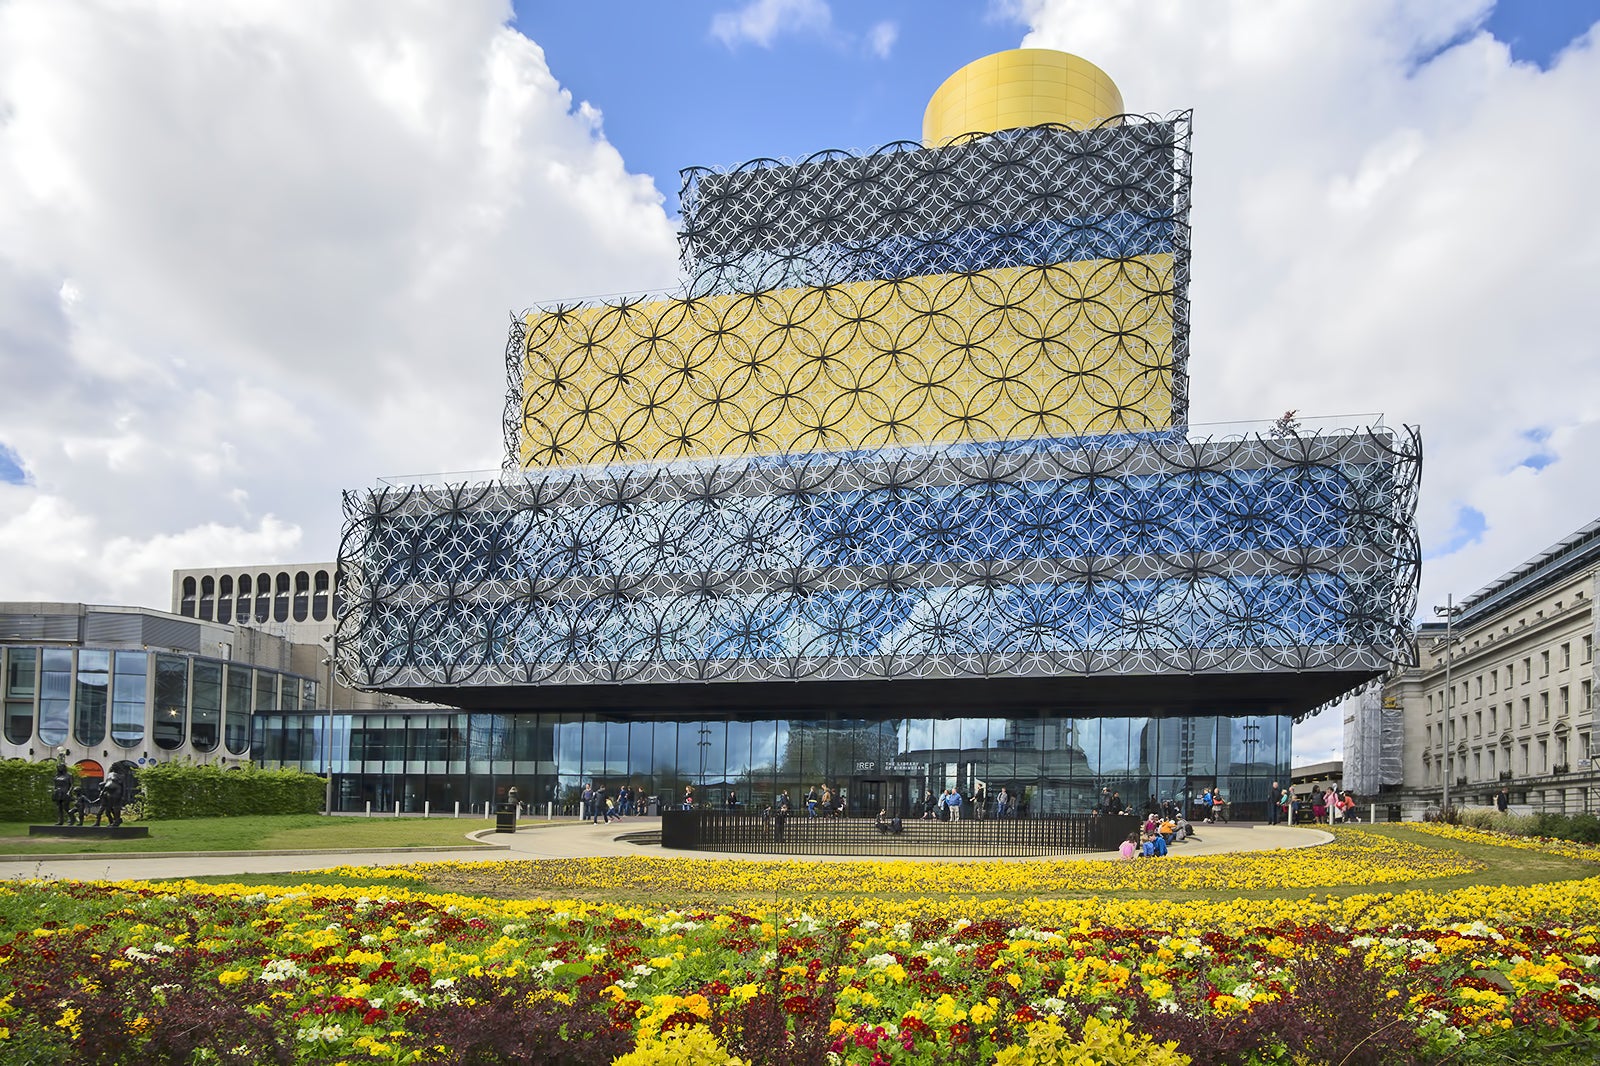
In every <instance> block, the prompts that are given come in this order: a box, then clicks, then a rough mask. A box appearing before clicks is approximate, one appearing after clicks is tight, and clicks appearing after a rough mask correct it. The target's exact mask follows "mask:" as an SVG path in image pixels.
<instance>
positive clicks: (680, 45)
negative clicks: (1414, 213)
mask: <svg viewBox="0 0 1600 1066" xmlns="http://www.w3.org/2000/svg"><path fill="white" fill-rule="evenodd" d="M748 6H754V5H751V4H748V3H742V2H740V0H680V2H677V3H673V4H655V5H649V4H639V3H637V2H635V0H585V2H584V3H581V4H576V3H566V2H556V0H518V2H516V3H515V4H514V5H513V7H514V10H515V13H516V21H515V25H516V27H517V28H518V29H519V30H520V31H522V32H523V33H525V34H527V35H528V36H529V37H531V38H533V40H535V41H537V42H538V43H539V44H540V45H541V46H542V47H543V48H544V50H545V58H546V61H547V62H548V63H549V65H550V70H551V73H552V74H554V75H555V77H556V79H557V80H558V81H560V82H561V84H562V85H563V87H565V88H567V89H568V90H570V91H571V93H572V95H573V98H574V102H577V101H580V100H582V101H588V102H589V103H590V104H592V105H593V106H595V107H597V108H599V109H600V111H601V112H602V114H603V115H604V123H605V135H606V139H607V140H609V141H610V142H611V143H612V144H613V145H615V146H616V147H617V149H618V150H619V151H620V152H621V153H622V156H623V158H624V159H625V160H626V161H627V165H628V169H629V170H631V171H633V172H635V173H643V174H648V175H650V176H651V177H652V178H654V179H655V183H656V187H657V188H658V189H659V190H660V191H661V193H662V194H663V195H664V196H665V197H666V201H667V209H668V211H669V212H672V213H674V214H675V213H676V205H677V193H678V178H677V172H678V171H679V170H680V169H682V168H684V167H687V166H697V165H698V166H732V165H735V164H738V163H742V162H745V161H746V160H749V159H755V158H758V157H761V156H787V157H790V158H796V157H800V156H804V155H807V154H809V153H811V152H814V151H819V150H821V149H826V148H871V147H875V146H877V145H879V144H883V143H885V142H887V141H892V140H899V139H908V140H915V139H917V138H918V137H920V135H921V130H922V110H923V107H924V106H925V105H926V104H927V102H928V98H929V97H930V96H932V95H933V92H934V90H935V89H937V88H938V87H939V85H940V83H941V82H943V80H944V79H945V78H946V77H947V76H949V75H950V74H951V73H953V72H954V71H955V70H957V69H958V68H960V67H961V66H962V65H963V64H965V63H967V62H970V61H971V60H973V59H975V58H977V57H979V56H983V55H988V54H989V53H991V52H998V51H1001V50H1002V49H1006V48H1015V47H1017V46H1018V45H1019V44H1021V42H1022V37H1023V35H1024V33H1025V32H1026V30H1027V27H1026V25H1025V24H1024V23H1023V21H1022V20H1021V19H1019V18H1018V17H1016V16H1015V15H1013V14H1011V13H1010V12H1012V11H1014V10H1015V8H1014V7H1013V6H1012V5H1008V4H1003V3H992V2H991V3H984V2H980V0H852V2H850V3H838V4H833V5H831V7H829V8H828V15H827V19H826V22H825V23H820V22H819V21H818V20H813V21H811V22H809V23H807V22H803V21H797V22H794V23H791V24H790V25H789V26H788V27H787V28H782V27H780V28H779V30H778V32H777V33H776V35H775V36H774V38H773V39H772V40H771V41H770V42H768V43H767V44H762V43H758V42H756V41H753V40H750V39H748V38H742V39H736V40H734V41H732V42H729V41H726V40H724V39H722V38H719V37H718V35H717V33H716V32H715V30H714V27H715V26H716V25H717V23H716V19H717V17H718V16H719V15H724V16H725V15H727V14H729V13H731V12H734V11H735V10H737V9H739V8H741V7H748ZM794 6H796V7H802V8H803V7H806V6H807V5H805V4H802V3H798V2H797V3H795V5H794ZM1596 20H1600V0H1502V2H1500V3H1498V4H1496V5H1495V7H1494V9H1493V10H1492V11H1491V13H1490V15H1489V18H1488V20H1487V22H1486V23H1485V27H1486V28H1487V29H1488V30H1489V31H1490V32H1492V33H1493V34H1494V36H1495V37H1496V38H1498V39H1499V40H1501V41H1504V42H1505V43H1506V44H1507V45H1509V46H1510V48H1511V54H1512V57H1513V58H1514V59H1516V60H1517V61H1519V62H1525V63H1533V64H1537V65H1539V66H1540V67H1547V66H1548V65H1549V64H1550V62H1551V60H1552V59H1553V57H1554V56H1555V55H1556V54H1557V53H1559V52H1560V50H1561V49H1562V48H1564V47H1565V46H1566V45H1567V43H1568V42H1570V41H1571V40H1573V38H1574V37H1576V36H1578V35H1580V34H1582V33H1583V32H1584V31H1585V30H1587V29H1588V28H1589V26H1591V25H1592V24H1593V23H1594V22H1595V21H1596ZM883 25H890V26H893V27H894V33H893V40H892V42H891V43H890V44H889V45H888V47H887V48H882V47H880V48H879V49H877V50H875V49H874V48H873V42H872V37H871V35H872V31H873V29H874V27H879V26H883ZM1086 58H1090V59H1093V57H1092V56H1090V57H1086ZM1111 74H1112V77H1113V78H1115V77H1116V76H1117V75H1116V72H1115V71H1112V72H1111ZM1129 105H1130V106H1131V107H1132V108H1134V109H1135V110H1147V109H1153V108H1151V107H1150V106H1149V105H1148V104H1147V103H1143V102H1140V101H1129Z"/></svg>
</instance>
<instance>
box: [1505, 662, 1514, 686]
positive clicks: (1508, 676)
mask: <svg viewBox="0 0 1600 1066" xmlns="http://www.w3.org/2000/svg"><path fill="white" fill-rule="evenodd" d="M1514 670H1515V668H1514V667H1511V666H1507V667H1506V688H1510V687H1511V686H1512V685H1514V684H1516V678H1515V677H1513V676H1512V675H1513V672H1514Z"/></svg>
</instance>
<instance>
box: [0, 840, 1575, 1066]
mask: <svg viewBox="0 0 1600 1066" xmlns="http://www.w3.org/2000/svg"><path fill="white" fill-rule="evenodd" d="M1591 852H1592V849H1591ZM1589 857H1592V854H1591V856H1589ZM1241 858H1242V857H1241ZM664 861H667V862H676V863H677V864H679V865H681V866H682V867H683V869H681V870H679V871H678V873H677V876H679V877H684V878H688V877H692V876H694V871H695V870H696V869H698V868H699V866H698V864H697V863H696V862H695V861H694V860H664ZM1196 861H1198V860H1196ZM578 865H579V866H580V867H581V866H582V865H583V864H578ZM849 865H850V866H851V867H852V868H853V867H856V866H860V865H862V864H849ZM1011 865H1012V864H1006V866H1007V867H1009V866H1011ZM1016 865H1019V866H1021V865H1028V864H1016ZM1084 865H1090V864H1084ZM1099 865H1105V864H1099ZM1126 865H1128V866H1134V865H1137V864H1126ZM1148 865H1156V864H1154V863H1152V864H1148ZM808 868H810V869H811V870H812V871H813V873H812V875H811V876H823V875H824V874H825V871H823V870H818V868H817V867H816V866H814V865H809V864H808ZM940 868H941V869H948V867H940ZM1113 868H1114V867H1113ZM746 869H747V870H748V869H749V868H748V867H746ZM702 872H703V870H702ZM1286 872H1287V871H1286ZM663 876H665V874H663ZM400 880H401V877H399V876H396V877H392V878H390V879H389V880H388V882H387V883H380V884H379V885H378V886H377V887H366V888H338V887H321V886H314V885H311V884H307V885H304V886H301V887H299V888H295V889H258V888H245V887H241V886H208V885H199V884H195V883H192V882H186V883H159V884H157V883H143V882H126V883H111V884H107V883H93V884H78V883H72V882H66V883H58V884H54V885H44V884H38V883H20V884H10V885H5V886H3V887H0V922H3V925H0V1034H3V1035H0V1061H6V1062H12V1061H17V1062H45V1063H49V1062H71V1063H92V1062H141V1063H161V1062H190V1061H223V1062H240V1063H245V1062H248V1063H259V1062H318V1063H325V1062H340V1061H346V1062H352V1063H354V1062H385V1063H389V1062H414V1061H424V1062H426V1061H457V1062H466V1061H471V1062H497V1061H504V1062H560V1063H580V1064H581V1063H586V1062H593V1063H612V1062H615V1061H620V1062H622V1063H623V1064H624V1066H640V1064H644V1063H665V1062H684V1063H689V1062H694V1063H701V1062H705V1063H710V1062H719V1063H731V1062H744V1063H750V1064H752V1066H754V1064H766V1063H772V1064H778V1063H782V1064H783V1066H806V1064H811V1063H815V1064H819V1066H820V1064H823V1063H856V1064H867V1063H877V1064H887V1063H929V1064H932V1063H940V1064H942V1063H947V1062H957V1063H959V1062H974V1063H987V1062H998V1063H1006V1064H1023V1063H1034V1062H1037V1063H1045V1062H1051V1063H1054V1062H1063V1061H1065V1062H1075V1061H1076V1062H1171V1063H1179V1062H1185V1061H1194V1062H1202V1063H1269V1062H1283V1063H1289V1062H1297V1061H1307V1062H1333V1063H1341V1062H1342V1063H1349V1064H1351V1066H1354V1064H1357V1063H1390V1062H1412V1061H1428V1060H1430V1059H1443V1058H1445V1057H1450V1061H1452V1062H1464V1061H1465V1062H1470V1061H1498V1060H1500V1059H1503V1058H1505V1057H1508V1056H1512V1055H1526V1054H1527V1053H1529V1052H1530V1050H1531V1049H1539V1050H1538V1060H1539V1061H1544V1062H1552V1061H1590V1060H1592V1058H1593V1056H1594V1055H1595V1053H1596V1051H1597V1050H1600V1042H1597V1040H1596V1034H1595V1029H1596V1025H1597V1021H1600V924H1597V923H1600V878H1591V879H1587V880H1579V881H1566V882H1557V883H1553V884H1548V885H1540V886H1534V887H1531V888H1528V887H1519V888H1514V889H1513V888H1504V889H1495V888H1475V889H1471V890H1463V891H1459V892H1426V891H1415V892H1407V893H1403V894H1397V895H1367V896H1355V897H1350V898H1345V899H1332V898H1321V899H1319V898H1312V899H1309V900H1308V899H1300V900H1260V901H1256V900H1242V899H1241V900H1232V901H1228V902H1216V903H1213V902H1203V901H1176V900H1173V901H1151V900H1138V899H1118V898H1114V897H1094V898H1085V899H1056V900H1037V899H1035V900H1024V901H1021V902H1018V901H1007V900H1003V899H978V898H966V897H962V898H952V897H951V896H949V895H948V894H946V895H941V896H939V897H937V898H920V899H913V898H904V899H894V900H883V899H875V900H869V899H862V898H860V897H853V896H845V895H838V894H834V895H825V894H819V895H816V896H815V897H813V898H809V899H806V900H805V901H804V902H803V903H801V902H799V901H798V900H796V899H794V898H783V897H782V896H781V894H780V897H779V898H777V899H774V898H772V897H771V896H768V897H766V898H765V899H764V900H760V901H757V900H752V901H750V902H749V903H748V905H744V906H739V907H733V908H726V909H718V910H705V911H701V910H661V909H656V908H650V907H641V906H623V905H611V904H596V903H586V902H578V901H558V900H547V899H536V900H494V899H484V898H479V897H471V896H462V895H445V894H428V893H423V892H419V891H416V890H415V889H412V888H410V887H407V886H405V885H403V884H401V883H400ZM951 883H959V882H951ZM1296 1055H1305V1056H1307V1057H1306V1058H1303V1059H1297V1058H1295V1056H1296ZM1563 1055H1565V1056H1567V1059H1562V1058H1561V1056H1563ZM474 1056H476V1057H474ZM496 1056H499V1057H496ZM1530 1061H1532V1060H1530Z"/></svg>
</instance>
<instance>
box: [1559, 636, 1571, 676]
mask: <svg viewBox="0 0 1600 1066" xmlns="http://www.w3.org/2000/svg"><path fill="white" fill-rule="evenodd" d="M1561 669H1563V670H1570V669H1572V642H1571V641H1568V642H1567V643H1565V644H1563V645H1561Z"/></svg>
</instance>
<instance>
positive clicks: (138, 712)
mask: <svg viewBox="0 0 1600 1066" xmlns="http://www.w3.org/2000/svg"><path fill="white" fill-rule="evenodd" d="M114 665H115V666H116V670H115V671H114V672H113V673H112V675H111V739H112V740H114V741H116V742H117V743H118V744H121V745H122V746H123V747H125V748H131V747H133V746H134V745H136V744H143V743H144V704H145V696H146V694H147V693H148V692H149V681H150V656H149V655H147V654H145V653H144V652H142V651H119V652H117V654H116V656H115V658H114Z"/></svg>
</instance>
